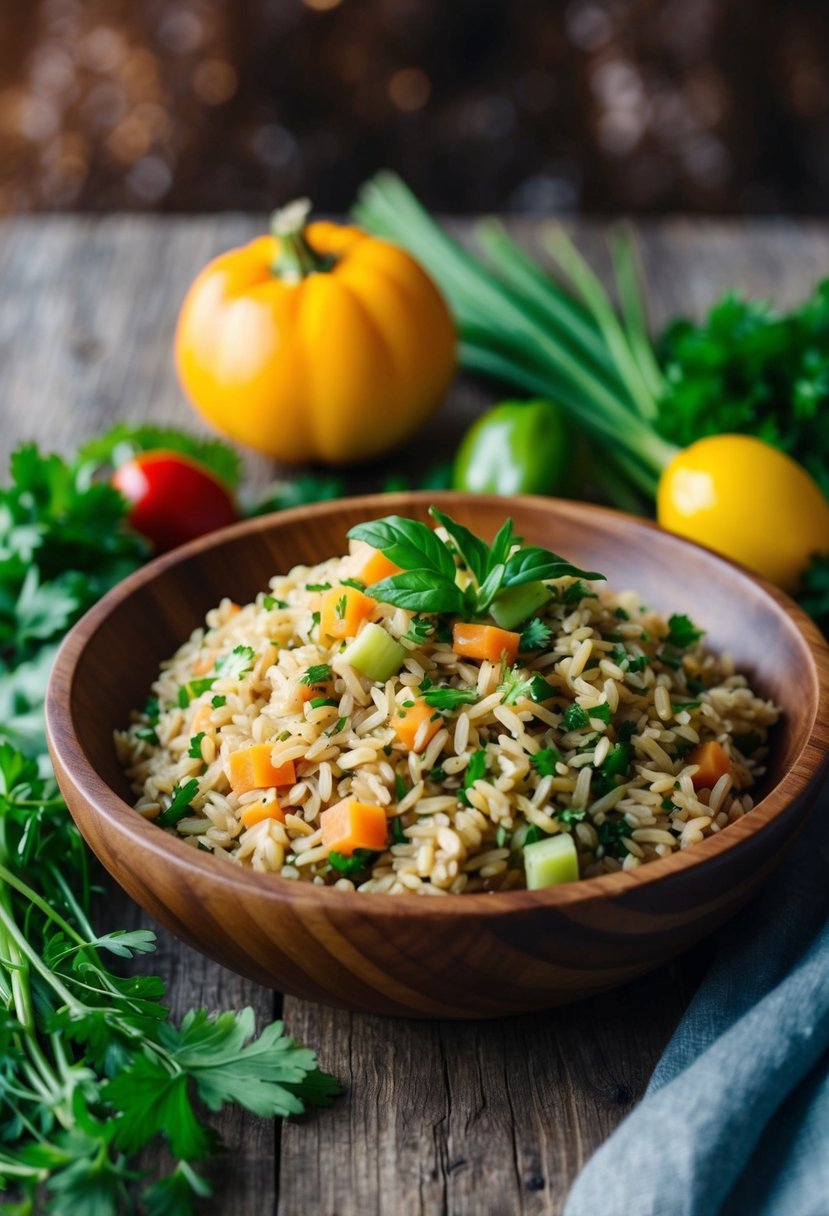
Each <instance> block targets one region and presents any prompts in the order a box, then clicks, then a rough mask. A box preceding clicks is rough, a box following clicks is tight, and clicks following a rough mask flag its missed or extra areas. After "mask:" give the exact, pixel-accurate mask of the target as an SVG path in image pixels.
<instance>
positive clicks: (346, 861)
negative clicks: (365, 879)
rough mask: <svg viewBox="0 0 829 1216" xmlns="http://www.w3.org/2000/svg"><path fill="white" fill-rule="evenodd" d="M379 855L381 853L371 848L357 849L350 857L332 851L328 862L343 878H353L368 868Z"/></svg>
mask: <svg viewBox="0 0 829 1216" xmlns="http://www.w3.org/2000/svg"><path fill="white" fill-rule="evenodd" d="M379 856H380V854H379V853H374V852H372V851H371V849H355V850H354V852H353V853H352V854H351V856H350V857H345V856H344V855H343V854H342V853H337V852H332V853H329V854H328V864H329V865H330V866H331V869H332V870H334V871H335V872H336V873H337V874H339V875H341V876H342V877H343V878H353V877H354V876H355V875H356V874H362V872H363V871H364V870H367V869H368V868H369V866H371V865H372V863H373V862H374V861H376V859H377V858H378V857H379Z"/></svg>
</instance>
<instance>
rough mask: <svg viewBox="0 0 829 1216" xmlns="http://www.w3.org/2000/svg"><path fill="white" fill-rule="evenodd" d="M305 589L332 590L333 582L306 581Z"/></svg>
mask: <svg viewBox="0 0 829 1216" xmlns="http://www.w3.org/2000/svg"><path fill="white" fill-rule="evenodd" d="M305 590H306V591H330V590H331V584H330V583H306V584H305Z"/></svg>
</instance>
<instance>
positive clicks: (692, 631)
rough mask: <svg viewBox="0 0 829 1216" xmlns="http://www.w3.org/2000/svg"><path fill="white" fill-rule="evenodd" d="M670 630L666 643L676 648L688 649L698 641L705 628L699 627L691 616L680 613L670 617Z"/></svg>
mask: <svg viewBox="0 0 829 1216" xmlns="http://www.w3.org/2000/svg"><path fill="white" fill-rule="evenodd" d="M668 631H669V632H668V636H667V638H666V639H665V643H666V645H668V646H673V647H674V648H675V649H676V650H687V649H688V647H689V646H693V645H694V643H695V642H698V641H699V640H700V638H701V637H702V635H703V633H704V632H705V630H704V629H697V627H696V625H694V623H693V622H692V621H691V619H690V617H687V616H685V615H684V614H678V613H674V615H673V616H669V617H668Z"/></svg>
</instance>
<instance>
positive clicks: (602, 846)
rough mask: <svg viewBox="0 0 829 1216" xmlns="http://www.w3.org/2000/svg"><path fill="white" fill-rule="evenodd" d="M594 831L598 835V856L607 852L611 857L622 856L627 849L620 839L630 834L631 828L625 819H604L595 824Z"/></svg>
mask: <svg viewBox="0 0 829 1216" xmlns="http://www.w3.org/2000/svg"><path fill="white" fill-rule="evenodd" d="M596 831H597V833H598V836H599V848H598V850H597V854H598V856H603V855H604V854H605V853H609V854H610V855H611V857H624V856H625V855H626V853H627V849H626V848H625V846H624V845H623V844H622V841H623V840H624V839H625V838H626V837H628V836H630V835H632V833H633V828H632V827H631V826H630V824H629V823H628V822H627V820H625V819H605V821H604V823H600V824H597V826H596Z"/></svg>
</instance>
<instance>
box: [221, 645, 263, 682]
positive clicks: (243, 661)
mask: <svg viewBox="0 0 829 1216" xmlns="http://www.w3.org/2000/svg"><path fill="white" fill-rule="evenodd" d="M255 658H256V651H255V650H254V649H253V647H252V646H234V647H233V649H232V650H231V652H230V654H225V655H222V656H221V657H220V658H218V659H217V660H216V671H217V672H218V673H219V675H220V676H221V677H222V679H223V680H241V679H242V678H243V676H246V675H247V674H248V672H249V671H250V669H251V667H253V663H254V660H255Z"/></svg>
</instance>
